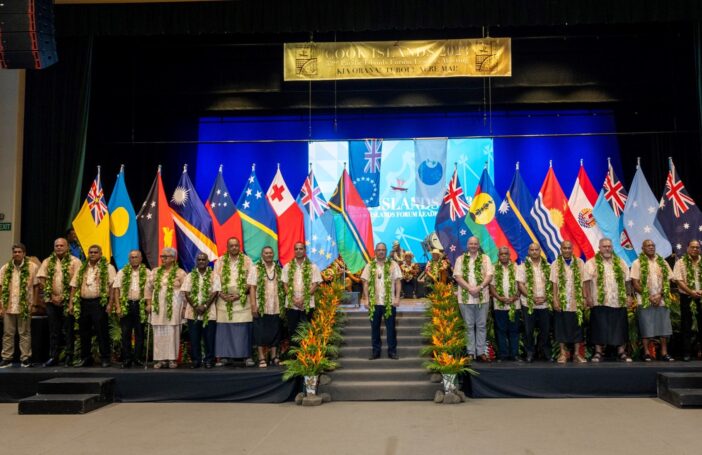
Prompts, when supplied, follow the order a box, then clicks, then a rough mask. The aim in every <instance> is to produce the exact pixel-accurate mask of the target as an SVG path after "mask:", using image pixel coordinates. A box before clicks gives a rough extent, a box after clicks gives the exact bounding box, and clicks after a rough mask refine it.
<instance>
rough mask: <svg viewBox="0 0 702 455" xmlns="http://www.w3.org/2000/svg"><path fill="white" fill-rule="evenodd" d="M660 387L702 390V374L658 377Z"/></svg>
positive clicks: (667, 374) (663, 375)
mask: <svg viewBox="0 0 702 455" xmlns="http://www.w3.org/2000/svg"><path fill="white" fill-rule="evenodd" d="M658 384H659V387H668V388H679V389H702V374H694V373H689V374H687V373H664V374H661V375H660V376H658Z"/></svg>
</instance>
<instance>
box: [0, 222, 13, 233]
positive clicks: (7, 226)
mask: <svg viewBox="0 0 702 455" xmlns="http://www.w3.org/2000/svg"><path fill="white" fill-rule="evenodd" d="M11 230H12V223H0V231H11Z"/></svg>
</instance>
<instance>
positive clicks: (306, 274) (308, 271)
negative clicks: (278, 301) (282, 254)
mask: <svg viewBox="0 0 702 455" xmlns="http://www.w3.org/2000/svg"><path fill="white" fill-rule="evenodd" d="M289 264H290V270H288V281H289V282H290V285H289V286H288V295H287V298H288V303H292V301H293V297H294V296H295V289H294V288H295V285H294V282H295V272H297V260H296V259H293V260H292V261H290V262H289ZM311 285H312V263H311V262H310V260H309V259H308V258H305V260H304V261H303V262H302V287H303V289H302V302H303V305H304V309H305V312H308V311H309V310H310V299H311V298H312V294H311V293H310V287H311Z"/></svg>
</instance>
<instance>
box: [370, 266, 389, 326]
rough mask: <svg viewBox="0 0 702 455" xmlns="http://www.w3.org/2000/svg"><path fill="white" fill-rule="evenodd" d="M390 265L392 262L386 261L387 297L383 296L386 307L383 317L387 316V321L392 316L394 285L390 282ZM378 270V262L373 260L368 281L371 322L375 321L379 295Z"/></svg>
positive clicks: (385, 285) (385, 283) (385, 287)
mask: <svg viewBox="0 0 702 455" xmlns="http://www.w3.org/2000/svg"><path fill="white" fill-rule="evenodd" d="M390 265H391V261H389V260H387V259H386V260H385V263H384V264H383V290H384V291H385V295H383V305H385V313H384V314H383V316H385V318H386V319H387V318H389V317H390V316H392V286H391V284H392V283H391V280H390ZM377 268H378V262H377V261H376V260H375V259H373V260H372V261H371V263H370V270H369V272H370V273H369V275H370V279H369V280H368V316H369V317H370V320H371V321H372V320H373V315H375V301H376V295H377V293H376V289H375V281H376V278H375V277H376V272H377Z"/></svg>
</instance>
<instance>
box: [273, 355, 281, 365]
mask: <svg viewBox="0 0 702 455" xmlns="http://www.w3.org/2000/svg"><path fill="white" fill-rule="evenodd" d="M271 362H272V363H273V365H275V366H278V365H280V358H279V357H273V360H272V361H271Z"/></svg>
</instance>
